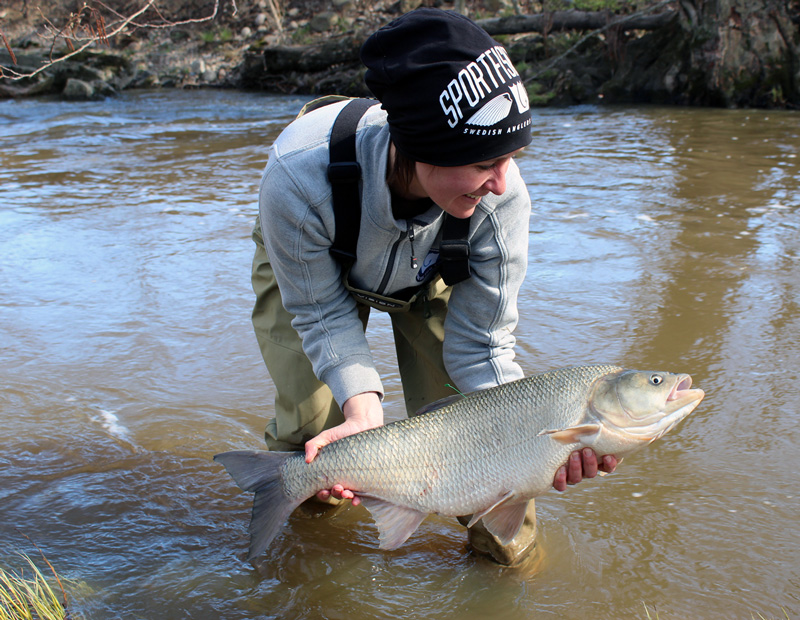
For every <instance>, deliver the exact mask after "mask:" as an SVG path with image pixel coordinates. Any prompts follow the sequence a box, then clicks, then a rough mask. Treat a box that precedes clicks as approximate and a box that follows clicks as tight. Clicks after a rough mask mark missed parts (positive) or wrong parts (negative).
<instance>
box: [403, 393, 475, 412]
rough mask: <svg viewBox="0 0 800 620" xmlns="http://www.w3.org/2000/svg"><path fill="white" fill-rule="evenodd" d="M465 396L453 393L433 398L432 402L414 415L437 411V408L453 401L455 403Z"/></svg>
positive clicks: (442, 407) (441, 407)
mask: <svg viewBox="0 0 800 620" xmlns="http://www.w3.org/2000/svg"><path fill="white" fill-rule="evenodd" d="M465 398H466V396H464V395H463V394H453V395H452V396H445V397H444V398H440V399H439V400H435V401H433V402H432V403H428V404H427V405H425V406H424V407H422V408H420V409H419V410H418V411H417V412H416V413H415V414H414V415H415V416H418V415H422V414H423V413H430V412H431V411H438V410H439V409H444V408H445V407H447V406H448V405H452V404H453V403H457V402H458V401H460V400H463V399H465Z"/></svg>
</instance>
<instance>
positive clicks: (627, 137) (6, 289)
mask: <svg viewBox="0 0 800 620" xmlns="http://www.w3.org/2000/svg"><path fill="white" fill-rule="evenodd" d="M302 103H304V100H303V99H300V98H295V97H288V96H287V97H276V96H266V95H260V94H243V93H233V92H211V91H195V92H144V93H136V94H125V95H123V96H121V97H119V98H116V99H109V100H106V101H103V102H100V103H63V102H51V101H43V100H36V101H6V102H3V103H2V104H0V248H1V251H0V412H2V416H0V438H1V439H0V441H2V451H0V472H2V477H0V480H1V482H0V566H4V567H7V568H8V567H12V568H13V567H14V566H15V565H16V564H18V562H19V558H18V557H17V556H16V555H14V552H15V551H17V550H22V551H25V552H28V553H31V554H33V555H35V554H36V553H37V551H36V549H35V548H34V547H33V545H32V542H31V541H33V542H34V543H35V544H36V545H38V547H39V548H40V549H41V550H42V551H43V552H44V553H45V554H46V555H47V557H48V558H49V559H50V561H51V562H52V563H53V565H54V566H55V567H56V569H57V570H58V571H59V572H60V574H61V575H62V577H64V578H66V579H67V580H68V584H67V590H68V596H70V603H71V608H72V613H73V618H76V617H80V618H93V619H106V618H142V619H164V618H170V619H172V618H175V619H179V618H198V619H200V618H202V619H207V618H224V619H226V620H234V619H239V618H247V619H252V618H284V619H289V620H295V619H301V618H308V619H339V618H359V619H360V618H364V619H367V618H369V619H389V618H400V617H402V618H414V619H444V618H459V619H464V620H472V619H482V618H486V617H492V618H515V619H516V618H519V619H528V618H576V619H582V618H592V619H597V618H599V619H603V618H651V617H652V618H655V617H656V616H658V617H659V618H660V619H661V620H672V619H678V618H703V619H712V618H746V619H749V618H752V617H762V616H763V617H764V618H785V617H790V618H796V617H798V616H800V545H799V544H798V542H799V541H800V489H798V484H797V472H798V470H800V458H798V450H799V448H800V405H798V403H800V376H798V367H799V366H800V158H798V152H800V114H798V113H796V112H775V111H769V112H768V111H757V110H743V111H729V110H702V109H674V108H662V107H613V108H601V107H577V108H566V109H554V110H540V111H535V113H534V124H533V133H534V140H533V144H532V145H531V147H530V148H528V149H527V150H526V151H525V153H524V154H523V155H521V156H520V157H519V159H518V162H519V165H520V167H521V169H522V171H523V175H524V177H525V178H526V180H527V181H528V184H529V189H530V193H531V197H532V200H533V205H534V207H533V215H532V217H531V221H530V240H531V245H530V267H529V273H528V277H527V280H526V283H525V287H524V289H523V291H522V295H521V300H520V304H521V313H522V319H521V322H520V325H519V327H518V329H517V336H518V350H519V353H518V359H519V361H520V363H521V364H522V366H523V368H524V369H525V370H526V372H528V373H534V372H540V371H543V370H547V369H551V368H556V367H560V366H567V365H573V364H583V363H592V362H611V363H616V364H620V365H623V366H626V367H634V368H643V369H659V370H671V371H675V372H688V373H690V374H691V375H692V376H693V378H694V381H695V385H697V386H698V387H702V388H703V389H705V390H706V393H707V396H706V399H705V401H704V402H703V403H702V404H701V405H700V407H699V408H698V409H697V411H696V412H695V413H694V414H693V415H692V416H690V417H689V418H688V419H687V420H685V421H684V422H683V423H682V424H681V425H680V426H679V427H678V428H677V429H676V430H674V431H673V432H672V433H670V434H669V435H667V436H666V437H665V438H664V439H662V440H661V441H659V442H657V443H655V444H653V445H652V446H650V447H648V448H647V449H645V450H643V451H641V452H640V453H638V454H636V455H634V456H633V457H631V458H629V459H627V460H626V461H625V462H624V463H623V464H622V465H621V466H620V467H619V470H618V472H617V473H615V474H613V475H612V476H609V477H607V478H605V479H602V480H600V479H598V480H593V481H587V482H584V483H582V484H580V485H578V486H576V487H573V488H570V489H569V490H568V491H567V492H565V493H561V494H559V493H557V492H555V491H553V492H551V493H549V494H547V495H545V496H544V497H543V498H541V499H540V500H539V501H538V502H537V505H538V515H539V526H540V531H541V536H540V539H539V552H538V555H537V557H536V558H535V559H534V560H533V561H531V562H529V563H528V564H526V565H525V566H523V567H521V568H517V569H503V568H499V567H497V566H495V565H493V564H491V563H489V562H486V561H484V560H481V559H477V558H475V557H473V556H472V555H470V554H469V553H468V552H467V551H466V549H465V544H466V539H465V533H464V530H463V529H462V528H461V527H460V526H459V525H457V524H456V523H455V521H454V520H449V519H444V518H438V517H429V518H428V519H426V521H425V522H424V523H423V524H422V526H421V527H420V529H419V530H418V532H417V533H416V534H414V535H413V536H412V537H411V539H410V540H409V541H408V543H406V544H405V545H403V546H402V547H401V548H400V549H399V550H397V551H394V552H383V551H380V550H378V548H377V534H376V531H375V529H374V526H373V525H372V522H371V520H370V518H369V516H368V513H367V512H366V511H365V510H364V509H363V508H362V507H359V508H347V509H343V510H339V511H336V512H334V513H333V514H327V515H323V516H319V515H312V514H295V515H293V517H292V518H291V519H290V522H289V524H288V526H287V527H286V529H285V530H284V531H283V533H282V534H281V535H280V536H279V538H278V539H276V542H275V543H274V545H273V546H272V547H271V548H270V550H269V551H268V553H267V554H266V555H265V556H264V558H263V559H262V561H260V562H259V563H258V564H257V565H256V566H251V565H250V564H248V563H246V562H245V561H244V556H245V553H246V547H247V534H246V527H247V523H248V520H249V512H250V504H251V497H252V496H251V495H250V494H247V493H243V492H240V491H239V490H238V489H237V488H236V487H235V486H234V485H233V483H232V481H231V479H230V478H229V477H228V475H227V474H226V473H225V472H224V471H223V470H222V468H221V467H220V466H218V465H217V464H216V463H214V462H213V461H211V457H212V456H213V455H214V454H215V453H217V452H221V451H225V450H228V449H236V448H261V447H263V435H262V433H263V427H264V425H265V423H266V420H267V418H268V416H269V415H270V409H271V401H272V397H273V387H272V384H271V382H270V379H269V377H268V375H267V373H266V370H265V368H264V366H263V362H262V361H261V359H260V356H259V352H258V349H257V346H256V343H255V338H254V336H253V335H252V332H251V328H250V324H249V312H250V307H251V302H252V291H251V289H250V285H249V267H250V260H251V254H252V244H251V241H250V239H249V234H250V230H251V227H252V223H253V219H254V216H255V208H256V193H257V186H258V180H259V177H260V172H261V169H262V168H263V166H264V163H265V160H266V151H267V147H268V145H269V144H270V142H271V141H272V140H273V139H274V137H275V136H276V135H277V133H278V132H279V131H280V129H281V127H282V126H283V125H284V124H285V123H286V122H287V121H288V120H289V119H290V118H291V117H292V116H293V115H294V114H295V113H296V112H297V110H298V109H299V107H300V106H301V104H302ZM369 334H370V339H371V342H372V343H373V346H374V349H375V351H376V355H377V356H378V357H379V358H380V367H381V370H382V372H383V375H384V377H385V380H386V386H387V388H388V390H389V393H388V395H387V414H388V416H389V417H390V419H396V418H399V417H401V416H402V415H403V406H402V404H401V399H400V393H399V390H400V387H399V377H398V373H397V369H396V367H395V365H394V358H393V353H392V345H391V330H390V328H389V323H388V320H387V319H386V317H385V316H381V315H380V314H376V313H373V317H372V319H371V326H370V331H369ZM29 539H30V540H29ZM758 614H761V616H759V615H758Z"/></svg>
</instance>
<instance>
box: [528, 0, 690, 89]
mask: <svg viewBox="0 0 800 620" xmlns="http://www.w3.org/2000/svg"><path fill="white" fill-rule="evenodd" d="M672 2H673V0H662V1H661V2H659V3H658V4H654V5H652V6H649V7H647V8H645V9H642V10H641V11H638V12H636V13H631V14H630V15H626V16H624V17H621V18H619V19H616V20H614V21H610V22H607V23H606V24H605V25H604V26H602V27H600V28H597V29H596V30H593V31H591V32H588V33H586V34H585V35H584V36H582V37H581V38H580V39H578V41H577V42H576V43H575V44H574V45H572V47H570V48H569V49H568V50H567V51H565V52H564V53H563V54H559V55H558V56H556V57H555V58H553V59H551V60H550V61H549V62H548V63H547V64H546V65H545V66H544V67H542V68H541V69H539V70H538V71H537V72H536V73H534V74H533V75H531V76H530V77H528V78H527V79H525V82H526V83H527V82H531V81H532V80H535V79H536V78H537V77H539V76H540V75H541V74H542V73H544V72H546V71H548V70H549V69H551V68H552V67H553V66H554V65H555V64H556V63H557V62H558V61H559V60H561V59H562V58H565V57H566V56H568V55H569V54H571V53H572V52H574V51H575V50H576V49H578V48H579V47H580V46H581V45H583V44H584V43H585V42H586V41H587V40H589V39H591V38H592V37H595V36H597V35H598V34H602V33H603V32H605V31H606V30H609V29H611V28H614V27H616V26H624V28H625V29H626V30H635V28H633V27H632V26H631V24H632V23H634V24H635V23H641V21H639V20H641V19H642V18H643V17H645V14H646V13H650V12H652V11H655V10H657V9H660V8H661V7H663V6H666V5H668V4H672ZM677 15H678V12H677V11H665V12H664V13H659V14H657V15H653V16H652V17H659V18H660V19H663V20H664V21H663V23H662V24H661V26H666V25H667V24H669V23H670V22H671V21H672V20H673V19H675V18H676V17H677ZM662 16H668V17H662ZM661 26H659V27H661Z"/></svg>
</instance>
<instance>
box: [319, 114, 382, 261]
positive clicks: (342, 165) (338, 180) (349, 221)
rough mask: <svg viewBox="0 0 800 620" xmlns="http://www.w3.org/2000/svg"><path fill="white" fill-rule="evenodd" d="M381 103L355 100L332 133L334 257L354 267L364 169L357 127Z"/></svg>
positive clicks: (329, 177)
mask: <svg viewBox="0 0 800 620" xmlns="http://www.w3.org/2000/svg"><path fill="white" fill-rule="evenodd" d="M376 103H377V102H376V101H373V100H370V99H353V100H352V101H350V103H348V104H347V105H346V106H344V108H342V110H341V111H340V112H339V115H338V116H337V117H336V120H335V121H334V123H333V128H332V129H331V139H330V163H329V164H328V181H330V184H331V191H332V194H333V215H334V218H335V221H336V236H335V238H334V240H333V245H332V246H331V248H330V253H331V254H332V255H333V257H334V258H335V259H336V260H337V261H339V262H340V263H342V264H344V265H345V266H348V267H349V266H351V265H352V264H353V263H354V262H355V260H356V246H357V245H358V233H359V230H360V228H361V193H360V191H359V187H358V182H359V181H360V180H361V165H360V164H359V163H358V161H357V160H356V127H358V121H359V120H360V119H361V117H362V116H363V115H364V113H365V112H366V111H367V109H368V108H371V107H372V106H373V105H375V104H376Z"/></svg>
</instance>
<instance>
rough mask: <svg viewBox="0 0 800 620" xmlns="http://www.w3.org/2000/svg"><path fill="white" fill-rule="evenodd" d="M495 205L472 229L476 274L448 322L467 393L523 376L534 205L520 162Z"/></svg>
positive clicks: (460, 287) (453, 360)
mask: <svg viewBox="0 0 800 620" xmlns="http://www.w3.org/2000/svg"><path fill="white" fill-rule="evenodd" d="M512 165H513V168H510V169H509V172H508V174H507V177H506V179H507V186H506V192H505V193H504V194H503V195H502V196H500V197H499V203H498V204H497V206H496V207H495V208H494V209H485V208H484V209H482V206H479V207H478V209H481V211H480V212H478V211H476V214H478V213H479V214H480V216H482V217H480V218H478V221H477V222H476V224H477V226H476V228H475V229H474V230H471V231H470V267H471V269H472V277H470V278H469V279H468V280H464V281H463V282H461V283H459V284H456V285H455V286H454V287H453V291H452V293H451V296H450V303H449V305H448V313H447V319H446V320H445V341H444V362H445V367H446V368H447V371H448V373H449V374H450V377H451V378H452V379H453V381H455V383H456V385H457V386H458V388H459V389H460V390H461V391H463V392H472V391H475V390H480V389H485V388H488V387H492V386H494V385H498V384H501V383H506V382H508V381H513V380H515V379H520V378H522V376H523V372H522V369H521V368H520V367H519V365H518V364H517V363H516V362H515V361H514V344H515V342H516V339H515V338H514V334H513V332H514V329H515V328H516V326H517V322H518V320H519V311H518V309H517V302H518V297H519V291H520V288H521V286H522V283H523V281H524V279H525V273H526V270H527V266H528V237H529V229H530V213H531V204H530V197H529V195H528V190H527V188H526V187H525V183H524V182H523V180H522V178H521V177H520V175H519V171H518V169H517V168H516V165H515V164H513V163H512Z"/></svg>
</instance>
